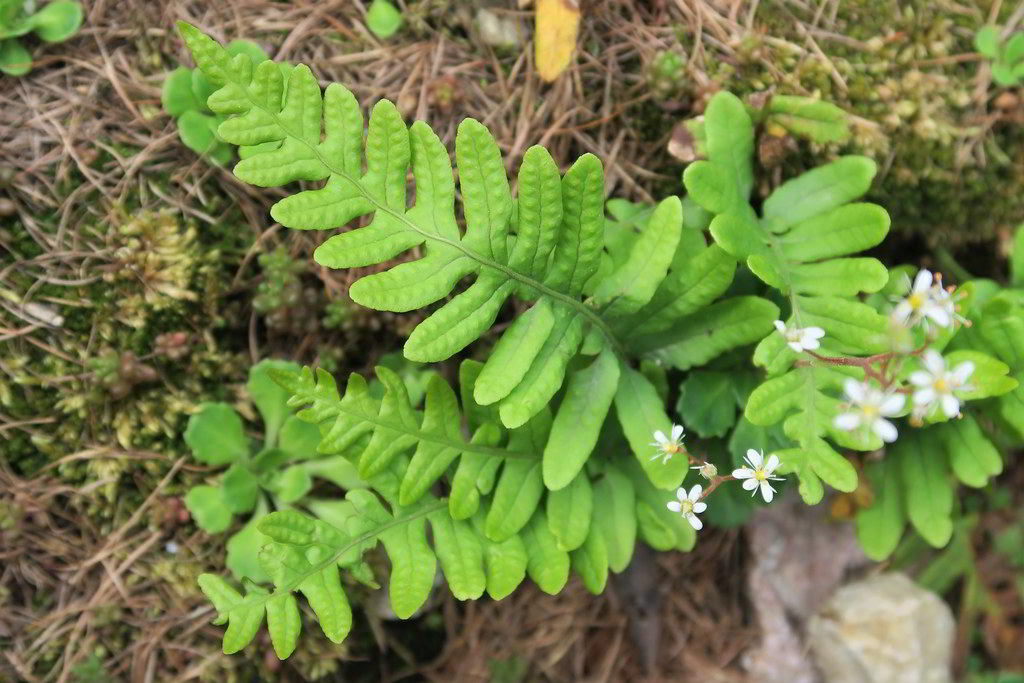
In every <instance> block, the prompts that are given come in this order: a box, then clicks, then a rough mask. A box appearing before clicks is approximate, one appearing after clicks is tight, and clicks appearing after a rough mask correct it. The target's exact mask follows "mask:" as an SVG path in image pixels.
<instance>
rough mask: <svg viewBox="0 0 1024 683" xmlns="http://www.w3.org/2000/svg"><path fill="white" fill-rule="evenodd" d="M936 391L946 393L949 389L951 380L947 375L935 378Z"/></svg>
mask: <svg viewBox="0 0 1024 683" xmlns="http://www.w3.org/2000/svg"><path fill="white" fill-rule="evenodd" d="M935 391H937V392H939V393H940V394H944V393H946V392H948V391H949V382H947V381H946V378H945V377H939V378H938V379H937V380H935Z"/></svg>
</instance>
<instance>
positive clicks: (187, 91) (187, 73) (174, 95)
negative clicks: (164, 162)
mask: <svg viewBox="0 0 1024 683" xmlns="http://www.w3.org/2000/svg"><path fill="white" fill-rule="evenodd" d="M225 50H227V52H228V53H229V54H231V55H232V56H238V55H246V56H247V57H249V59H251V60H252V63H253V64H259V63H261V62H264V61H267V59H269V58H268V57H267V53H266V52H264V51H263V48H262V47H260V46H259V45H257V44H256V43H254V42H252V41H249V40H233V41H231V42H230V43H228V45H227V46H226V47H225ZM280 68H281V70H282V72H284V73H287V72H288V71H289V70H290V69H291V67H290V66H289V65H287V64H281V65H280ZM216 89H217V88H216V86H215V85H214V84H213V83H211V82H210V79H208V78H207V77H206V76H205V75H204V74H203V72H202V71H200V70H199V69H189V68H187V67H183V66H179V67H178V68H176V69H174V70H173V71H171V72H170V73H169V74H167V78H166V79H165V80H164V87H163V91H162V94H161V98H160V100H161V102H162V103H163V107H164V111H165V112H167V113H168V114H169V115H170V116H172V117H174V118H175V119H176V120H177V124H178V137H179V138H181V141H182V143H184V145H185V146H186V147H188V148H189V149H191V150H192V151H193V152H195V153H196V154H201V155H204V156H205V157H206V158H208V159H210V160H211V161H212V162H213V163H215V164H218V165H221V166H223V165H224V164H227V163H229V162H230V161H231V160H232V158H234V152H233V150H232V148H231V145H230V144H228V143H227V142H225V141H224V140H223V139H221V138H220V136H219V135H218V134H217V128H218V126H220V124H221V123H223V122H224V119H225V118H226V117H224V116H218V115H216V114H214V113H213V112H212V111H210V108H209V107H208V106H207V104H206V100H207V98H208V97H209V96H210V95H211V94H212V93H213V92H214V91H215V90H216ZM252 153H255V150H253V149H251V148H249V147H243V148H241V149H239V155H240V156H241V157H242V158H243V159H244V158H245V157H246V156H248V155H249V154H252Z"/></svg>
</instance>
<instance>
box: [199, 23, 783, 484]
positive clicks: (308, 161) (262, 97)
mask: <svg viewBox="0 0 1024 683" xmlns="http://www.w3.org/2000/svg"><path fill="white" fill-rule="evenodd" d="M181 31H182V35H183V36H184V37H185V40H186V43H187V44H188V46H189V48H190V49H191V50H192V53H193V56H194V57H195V59H196V62H197V63H198V65H199V68H200V69H201V70H202V71H203V73H204V74H205V75H206V76H207V78H209V79H210V80H211V81H212V82H214V83H216V84H218V86H219V89H217V90H216V91H215V92H214V93H213V94H212V95H211V96H210V98H209V100H208V104H209V106H210V107H211V109H212V110H213V111H214V112H215V113H217V114H218V115H223V116H230V115H233V116H230V118H228V119H227V120H226V121H224V123H222V124H221V125H220V126H219V127H218V129H217V130H218V134H219V135H220V136H221V137H222V138H223V139H224V140H226V141H228V142H230V143H232V144H239V145H257V144H273V145H279V147H278V148H276V149H273V150H264V151H261V152H260V153H257V154H255V155H253V156H249V157H248V158H245V159H243V160H242V161H241V162H239V163H238V164H237V165H236V166H235V169H234V171H235V174H236V175H237V176H238V177H239V178H241V179H243V180H245V181H247V182H250V183H253V184H256V185H260V186H270V185H283V184H287V183H290V182H294V181H296V180H307V181H317V180H321V181H326V182H325V184H324V186H323V187H320V188H315V189H308V190H303V191H300V192H297V193H295V194H292V195H290V196H288V197H285V198H284V199H282V200H281V201H279V202H277V203H276V204H275V205H274V206H273V208H272V209H271V215H272V216H273V217H274V218H275V219H276V220H278V221H279V222H281V223H282V224H283V225H285V226H288V227H292V228H297V229H306V230H313V229H315V230H327V229H335V228H338V227H340V226H343V225H345V224H346V223H348V222H350V221H352V220H353V219H355V218H358V217H361V216H366V217H368V218H369V219H370V220H369V221H368V223H367V224H366V225H365V226H364V227H358V228H355V229H351V230H348V231H345V232H341V233H338V234H334V235H332V236H330V237H328V238H327V239H326V241H324V242H323V244H321V246H320V247H319V248H318V249H317V250H316V253H315V259H316V260H317V262H318V263H320V264H321V265H324V266H327V267H331V268H355V267H362V266H369V265H373V264H380V263H383V262H385V261H388V260H389V259H391V258H392V257H394V256H397V255H398V254H400V253H403V252H406V251H408V250H409V249H412V248H415V247H420V246H421V245H422V252H421V253H422V254H423V256H422V257H421V258H419V259H417V260H411V261H405V262H403V263H400V264H399V265H396V266H393V267H391V268H389V269H387V270H383V271H381V272H377V273H375V274H373V275H369V276H366V277H363V278H361V279H359V280H357V281H356V282H355V283H354V284H353V285H352V286H351V289H350V295H351V297H352V299H353V301H355V302H356V303H359V304H362V305H364V306H369V307H372V308H377V309H380V310H388V311H398V312H401V311H408V310H414V309H417V308H422V307H426V306H429V305H431V304H434V303H435V302H439V301H442V300H445V299H447V300H446V301H445V303H444V304H443V305H441V306H440V307H439V308H437V309H436V310H434V311H433V313H431V314H430V315H429V316H428V317H427V318H426V319H425V320H424V321H423V322H421V323H420V324H419V325H417V326H416V328H415V329H414V330H413V331H412V333H411V334H410V336H409V339H408V341H407V342H406V344H405V349H404V351H405V355H406V357H408V358H410V359H412V360H417V361H439V360H443V359H445V358H448V357H450V356H451V355H453V354H455V353H457V352H459V351H461V350H462V349H464V348H465V347H466V346H467V345H469V344H471V343H472V342H474V341H476V340H477V339H478V338H479V337H480V336H481V335H482V334H484V333H486V332H487V331H488V330H489V329H490V328H491V326H492V324H493V323H494V321H495V319H496V318H497V316H498V314H499V311H500V309H501V307H502V305H503V303H504V302H505V301H506V300H507V299H509V297H510V296H512V295H516V296H517V297H519V298H520V299H521V300H522V301H524V302H526V303H528V304H530V306H529V308H527V310H526V312H525V313H524V314H523V315H520V316H519V317H517V318H516V319H515V320H514V321H513V322H512V324H511V325H509V326H508V328H507V329H506V330H505V331H504V332H503V334H502V335H501V336H500V338H499V339H498V340H497V342H496V344H495V346H494V349H493V351H492V353H491V355H490V357H489V358H488V360H487V362H486V363H485V364H484V366H483V368H482V369H481V371H480V374H479V378H478V379H477V381H476V382H475V385H474V386H475V389H474V399H475V401H476V402H477V403H479V404H480V405H482V406H494V407H496V409H497V418H498V420H499V421H500V422H501V424H502V425H503V426H504V427H505V428H509V429H515V428H518V427H521V426H523V425H525V424H527V423H528V422H530V420H531V419H533V418H535V417H536V416H537V415H538V414H539V413H541V412H542V411H544V410H546V409H547V407H548V405H549V403H550V402H551V401H552V399H553V398H554V397H555V396H556V394H558V392H559V390H560V389H561V387H562V386H563V383H565V382H566V380H567V379H568V380H569V381H568V390H569V392H570V394H569V395H570V397H576V398H574V399H573V400H567V401H563V402H562V403H561V404H560V408H559V411H560V410H565V411H566V414H565V415H561V416H560V415H559V414H558V413H559V411H556V412H555V413H554V414H553V419H554V421H555V430H554V434H555V437H556V442H555V444H556V445H555V446H553V447H552V448H551V450H550V451H549V452H550V453H552V455H551V456H550V457H549V458H548V460H549V462H552V459H553V458H554V457H555V456H554V453H555V452H557V451H558V450H560V446H561V445H563V442H564V441H566V439H565V438H564V437H563V435H564V434H566V426H565V425H569V424H572V421H573V419H574V415H578V414H580V413H579V411H580V405H581V401H582V399H583V398H584V396H583V392H585V391H586V390H587V389H588V385H589V386H591V387H595V388H599V390H597V391H596V392H595V395H594V399H595V400H593V401H591V402H590V403H589V406H588V411H589V413H590V414H588V418H587V420H586V423H585V424H584V425H583V429H582V431H581V433H580V434H579V435H578V438H577V440H576V443H574V444H572V445H571V446H569V447H568V448H567V454H566V458H565V460H566V461H567V462H566V463H564V464H563V463H559V464H558V465H555V464H551V465H549V466H548V474H547V476H548V480H549V485H550V486H557V485H559V484H560V485H565V484H566V483H568V481H570V480H571V479H572V477H573V476H574V469H575V470H578V467H579V464H580V463H581V462H582V459H585V454H586V452H589V450H590V449H592V447H593V446H592V444H591V442H592V441H594V439H595V434H596V433H597V430H598V429H599V428H600V426H601V424H602V422H603V421H604V414H603V413H602V411H601V409H602V408H603V409H604V410H608V409H609V408H610V406H611V402H612V401H611V397H612V396H614V395H615V393H616V392H617V391H618V388H617V387H616V378H615V371H614V370H613V369H611V368H612V367H613V366H614V365H616V364H621V363H622V362H623V361H624V360H625V356H626V354H627V349H630V350H633V351H634V353H637V354H640V355H647V356H650V357H652V358H664V359H666V360H667V362H669V363H670V364H674V365H676V366H677V367H681V368H682V367H689V366H690V365H692V364H697V363H702V362H705V361H707V360H709V359H711V358H714V357H715V356H718V355H719V354H721V353H724V352H725V351H728V350H730V349H732V348H735V347H738V346H742V345H744V344H748V343H751V342H752V341H755V340H757V339H759V338H761V337H762V336H763V335H764V333H765V332H766V331H767V330H768V329H770V325H771V321H772V320H773V319H774V318H775V317H776V316H777V310H776V307H775V306H774V305H773V304H771V303H770V302H768V301H765V300H762V299H758V298H756V297H751V296H744V297H734V298H732V299H726V300H724V301H721V302H719V303H717V304H715V305H714V306H712V307H710V308H708V307H707V306H708V304H710V303H712V302H713V301H714V300H715V299H717V298H718V297H719V296H720V295H721V294H722V293H723V292H724V290H725V289H726V288H727V287H728V284H729V282H730V280H731V277H732V272H733V269H734V267H735V265H734V261H733V260H732V259H731V258H730V257H728V255H726V254H724V253H722V252H721V250H719V249H717V248H715V247H707V246H706V244H705V242H704V238H703V237H702V236H701V235H700V234H699V230H700V228H701V227H703V226H700V225H699V222H700V220H701V216H703V215H705V214H704V213H703V212H701V211H700V210H699V209H696V207H690V208H689V209H687V208H686V206H685V205H684V203H683V202H681V201H680V200H679V199H678V198H675V197H670V198H668V199H665V200H664V201H662V202H661V203H660V204H659V205H658V206H657V207H655V208H654V210H653V211H651V212H647V213H645V215H644V217H643V218H642V219H638V220H637V221H636V222H635V223H634V224H633V225H630V226H628V228H623V229H620V230H618V231H617V232H615V233H614V234H613V235H612V237H614V240H613V242H612V243H610V244H609V245H608V247H607V249H605V242H604V240H605V235H606V232H607V226H606V225H605V219H604V192H603V172H602V168H601V163H600V162H599V161H598V160H597V158H596V157H594V156H592V155H584V156H583V157H581V158H580V159H578V160H577V161H576V162H575V163H574V164H572V166H571V167H570V168H569V169H568V170H567V171H566V172H565V173H564V174H560V173H559V171H558V169H557V167H556V166H555V163H554V160H553V159H552V158H551V156H550V155H549V154H548V153H547V151H545V150H544V149H543V148H540V147H533V148H531V149H529V150H527V152H526V153H525V155H524V157H523V163H522V166H521V168H520V169H519V174H518V189H519V192H518V196H517V197H515V198H513V196H512V194H511V191H510V189H509V182H508V178H507V176H506V174H505V169H504V165H503V163H502V160H501V155H500V153H499V150H498V147H497V144H496V143H495V141H494V140H493V138H492V137H491V135H490V133H489V132H488V131H487V129H486V128H484V127H483V126H482V125H481V124H480V123H479V122H477V121H474V120H472V119H469V120H465V121H463V122H462V123H461V124H460V126H459V129H458V134H457V136H456V142H455V159H456V162H457V165H458V169H459V173H458V182H459V191H460V195H461V200H462V204H463V213H464V215H465V230H464V231H463V230H461V229H460V228H459V225H458V223H457V221H456V213H455V205H454V203H455V195H456V184H455V178H454V177H453V171H452V166H451V163H450V158H449V154H448V151H447V150H445V149H444V147H443V146H442V145H441V143H440V141H439V140H438V138H437V136H436V135H434V133H433V132H432V131H431V130H430V129H429V128H428V127H427V126H426V125H425V124H423V123H422V122H416V123H414V124H413V125H412V126H411V127H406V125H405V123H404V122H402V120H401V119H400V117H399V115H398V113H397V111H396V109H395V107H394V105H392V104H391V103H390V102H388V101H386V100H385V101H381V102H378V103H377V105H376V106H375V107H374V108H373V112H372V113H371V116H370V118H369V124H368V128H367V129H366V131H367V132H366V137H365V140H364V137H363V133H364V122H363V116H362V112H361V111H360V109H359V107H358V104H357V103H356V101H355V98H354V97H353V96H352V94H351V93H350V92H349V91H348V90H346V89H345V88H343V87H342V86H340V85H336V84H332V85H330V86H328V87H327V89H326V90H325V91H323V92H321V90H320V87H319V85H318V83H317V82H316V80H315V79H314V78H313V76H312V74H311V73H310V72H309V70H308V69H307V68H305V67H296V68H295V69H294V70H293V71H292V72H291V74H290V75H289V76H288V80H287V83H286V82H285V80H284V78H283V76H282V73H281V71H280V70H279V69H278V68H277V67H276V66H275V65H273V64H272V63H263V64H261V65H258V66H253V65H252V63H251V62H250V61H247V60H245V59H241V58H239V57H232V56H231V54H230V53H229V52H227V51H226V50H225V49H223V48H222V47H221V46H219V45H218V44H217V43H215V42H214V41H212V40H210V39H209V38H207V37H206V36H204V35H203V34H201V33H200V32H199V31H197V30H196V29H194V28H193V27H191V26H188V25H184V24H183V25H182V28H181ZM286 85H287V87H286ZM364 161H365V169H364ZM410 168H411V171H412V177H413V179H414V181H415V194H414V199H413V200H412V201H411V202H410V201H409V200H408V198H407V196H406V191H407V180H406V179H407V174H408V172H409V170H410ZM748 181H749V179H748ZM688 213H689V215H691V216H692V218H689V219H688V218H687V215H688ZM687 221H689V223H688V222H687ZM693 223H696V224H697V226H696V229H694V226H693ZM684 233H686V239H683V235H684ZM467 278H468V279H472V283H471V284H470V285H469V286H468V287H466V288H465V289H461V290H460V291H458V293H453V291H454V290H455V287H456V285H457V284H458V283H459V282H460V281H464V280H466V279H467ZM712 328H714V329H713V330H712ZM603 350H607V351H608V353H607V354H605V355H604V356H601V355H600V354H601V352H602V351H603ZM580 353H582V354H584V355H587V356H593V355H598V359H597V360H595V361H593V362H589V363H588V362H586V361H583V360H581V359H579V358H578V355H579V354H580ZM612 361H615V362H612ZM577 375H580V376H579V377H577ZM619 375H620V379H619V383H620V384H621V372H620V373H619ZM631 384H632V383H631ZM617 414H618V415H619V416H620V418H621V419H624V420H632V419H634V417H636V416H635V413H631V412H629V411H628V410H627V411H621V410H620V411H617ZM648 417H650V416H642V415H641V416H639V417H637V419H639V421H635V422H634V424H633V425H625V428H626V431H627V433H630V432H633V433H634V434H639V431H638V430H639V429H641V428H643V429H646V428H647V427H648V426H650V425H651V424H653V422H652V421H651V420H650V419H647V418H648ZM649 437H650V435H649V434H648V435H647V436H646V437H644V438H645V439H646V440H643V441H641V440H640V438H639V437H637V438H633V439H631V441H630V443H631V444H632V445H633V447H634V453H635V455H636V457H637V458H639V459H642V460H644V461H646V467H647V469H648V470H649V471H651V472H655V474H654V476H655V477H656V480H657V485H658V486H660V487H663V488H666V489H667V488H674V487H675V486H678V484H679V482H680V481H681V480H682V477H683V474H684V473H685V467H681V466H680V465H681V464H682V463H676V464H670V465H663V464H662V463H660V461H659V462H654V463H651V462H649V456H648V450H649V449H648V446H647V444H648V442H649ZM574 463H575V464H574ZM555 470H560V471H558V472H556V471H555Z"/></svg>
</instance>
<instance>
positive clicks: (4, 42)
mask: <svg viewBox="0 0 1024 683" xmlns="http://www.w3.org/2000/svg"><path fill="white" fill-rule="evenodd" d="M81 26H82V5H81V4H80V3H78V2H72V1H71V0H56V1H55V2H50V3H47V4H45V5H43V6H42V7H41V8H39V9H38V10H37V9H36V3H35V2H34V0H0V71H2V72H3V73H5V74H8V75H10V76H23V75H25V74H27V73H28V72H29V70H31V69H32V55H30V54H29V53H28V50H27V49H26V48H25V46H24V45H22V43H21V41H20V40H19V38H21V37H22V36H25V35H27V34H34V35H35V36H37V37H38V38H39V39H40V40H42V41H44V42H47V43H60V42H63V41H65V40H67V39H68V38H70V37H71V36H73V35H75V34H76V33H77V32H78V29H79V28H80V27H81Z"/></svg>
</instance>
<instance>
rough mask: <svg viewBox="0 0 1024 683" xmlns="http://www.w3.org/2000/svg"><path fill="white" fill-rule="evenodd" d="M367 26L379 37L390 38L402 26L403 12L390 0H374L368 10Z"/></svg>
mask: <svg viewBox="0 0 1024 683" xmlns="http://www.w3.org/2000/svg"><path fill="white" fill-rule="evenodd" d="M366 26H367V28H369V29H370V31H371V32H373V35H375V36H377V37H378V38H382V39H384V38H390V37H391V36H393V35H394V34H395V33H397V32H398V29H399V28H401V27H402V13H401V12H400V11H399V10H398V8H397V7H395V6H394V5H393V4H392V3H391V2H390V0H373V2H371V3H370V7H369V9H367V10H366Z"/></svg>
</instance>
